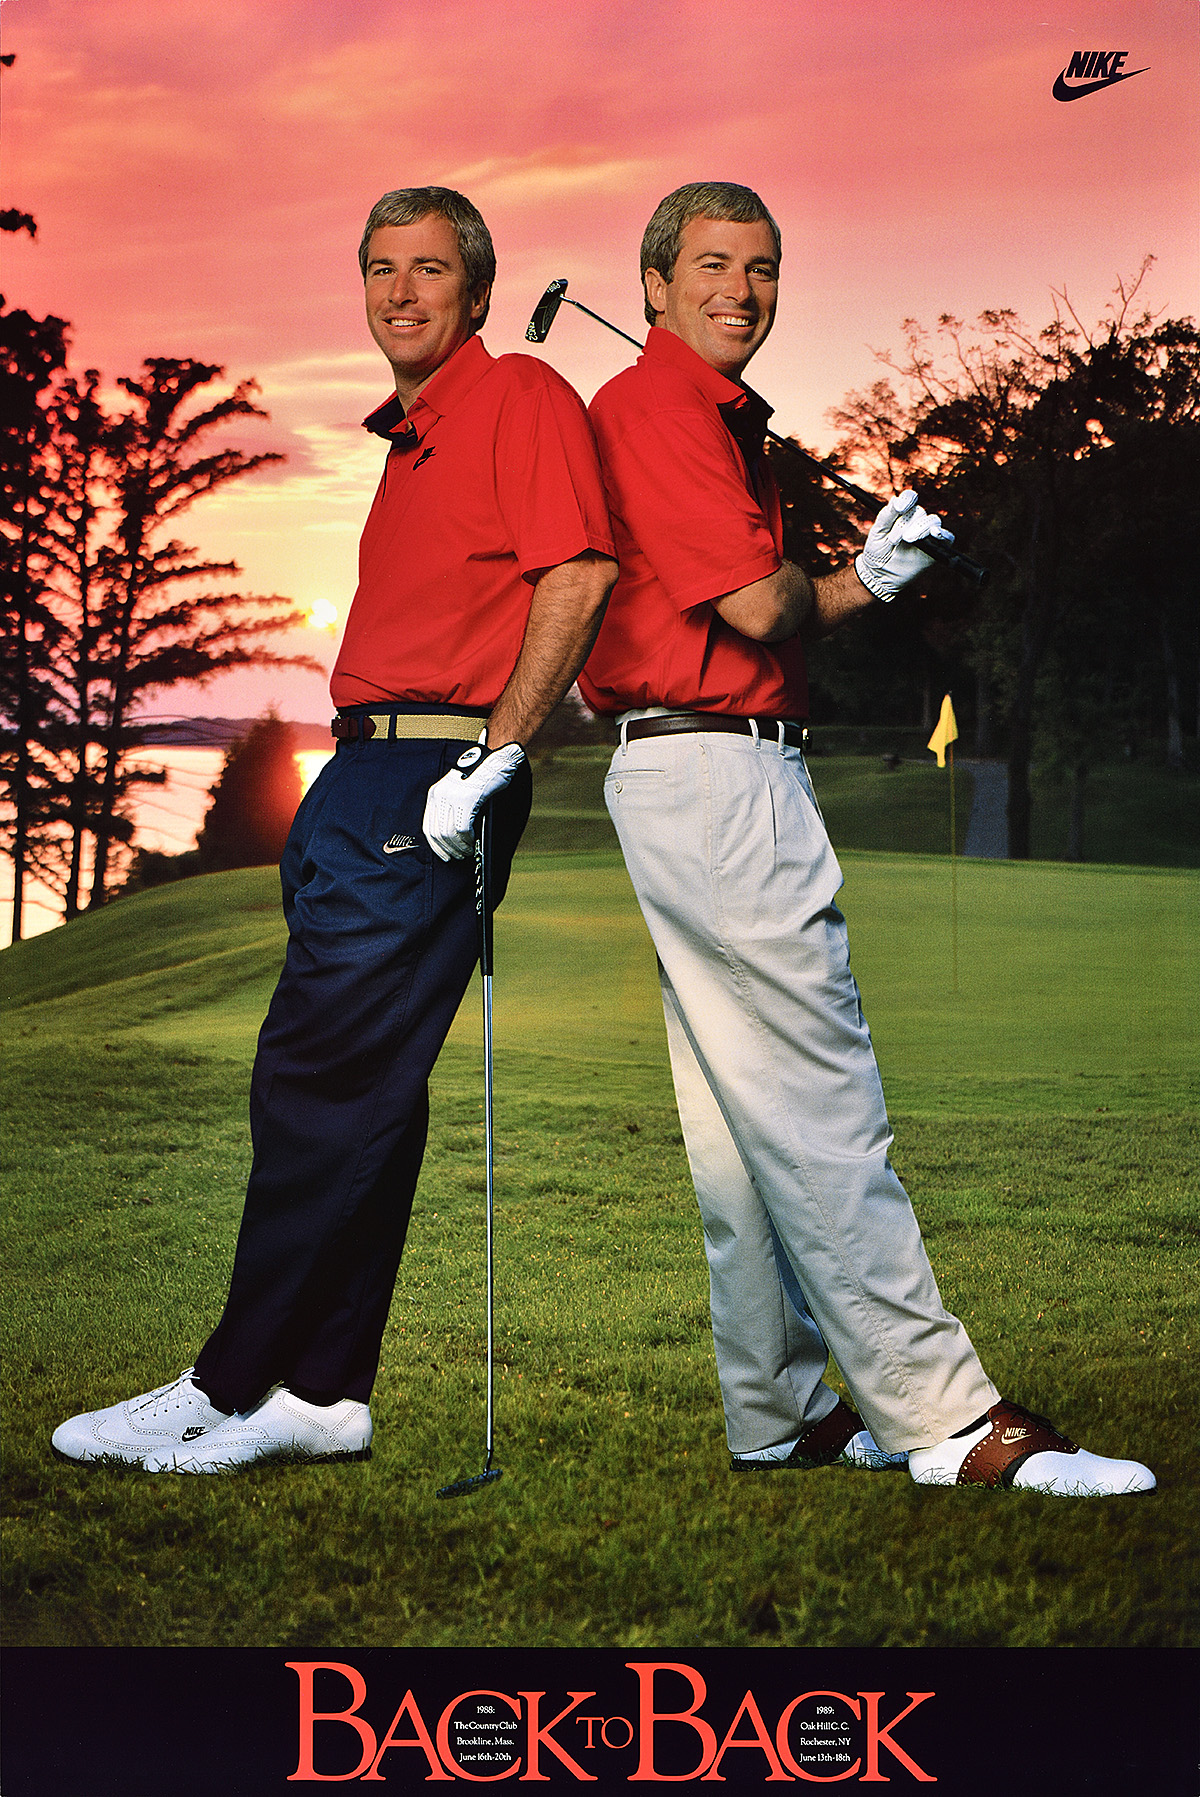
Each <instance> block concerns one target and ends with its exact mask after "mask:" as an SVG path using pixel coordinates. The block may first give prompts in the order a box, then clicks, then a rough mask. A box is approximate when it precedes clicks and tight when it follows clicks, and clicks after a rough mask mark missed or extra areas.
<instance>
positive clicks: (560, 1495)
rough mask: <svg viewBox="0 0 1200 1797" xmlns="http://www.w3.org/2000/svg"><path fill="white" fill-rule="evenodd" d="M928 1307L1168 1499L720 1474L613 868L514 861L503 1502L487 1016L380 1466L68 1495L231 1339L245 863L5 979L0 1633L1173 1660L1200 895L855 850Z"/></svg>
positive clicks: (264, 881)
mask: <svg viewBox="0 0 1200 1797" xmlns="http://www.w3.org/2000/svg"><path fill="white" fill-rule="evenodd" d="M844 864H845V868H846V873H847V884H846V889H845V894H844V903H845V907H846V910H847V913H848V915H849V917H850V920H851V931H852V941H853V943H854V964H855V969H856V972H857V974H858V977H859V981H860V984H861V985H862V987H863V991H864V999H865V1004H866V1009H867V1013H868V1016H869V1017H870V1019H871V1022H872V1027H873V1030H874V1034H875V1038H876V1042H877V1045H878V1047H879V1052H880V1058H881V1062H882V1065H883V1069H884V1075H885V1084H886V1085H887V1088H888V1091H889V1096H890V1099H891V1106H892V1111H893V1117H894V1122H895V1127H896V1134H897V1139H896V1148H895V1157H896V1161H897V1165H898V1167H899V1169H900V1171H901V1173H902V1175H903V1176H904V1177H905V1179H906V1181H907V1182H908V1183H909V1186H910V1190H911V1191H912V1193H913V1196H914V1201H915V1203H916V1205H917V1209H918V1214H919V1215H920V1217H921V1218H922V1222H923V1225H924V1226H925V1229H926V1235H927V1239H928V1241H929V1244H930V1251H931V1254H932V1257H933V1260H934V1264H935V1267H936V1268H937V1271H938V1274H939V1277H940V1279H941V1281H942V1284H943V1289H944V1292H945V1294H946V1297H947V1301H948V1302H949V1303H950V1304H951V1306H952V1307H953V1308H955V1309H956V1310H958V1312H959V1313H960V1314H961V1315H963V1316H964V1317H965V1318H966V1319H967V1321H968V1322H969V1325H970V1328H971V1330H972V1333H973V1334H974V1336H975V1338H976V1340H977V1342H978V1344H979V1346H980V1348H981V1351H982V1352H983V1355H984V1358H985V1360H986V1362H987V1364H988V1365H989V1367H990V1368H991V1370H992V1372H993V1375H994V1376H995V1377H996V1379H997V1381H998V1382H999V1383H1000V1384H1001V1386H1002V1387H1003V1389H1005V1390H1006V1391H1008V1392H1010V1393H1011V1394H1012V1395H1013V1396H1015V1397H1017V1398H1019V1399H1020V1400H1021V1401H1023V1402H1025V1403H1028V1404H1029V1405H1030V1406H1031V1407H1032V1408H1034V1409H1038V1410H1042V1411H1045V1412H1047V1413H1049V1414H1051V1415H1053V1416H1054V1417H1055V1419H1056V1420H1057V1421H1059V1422H1060V1424H1061V1425H1062V1426H1063V1427H1065V1428H1067V1429H1068V1430H1070V1431H1073V1432H1075V1433H1077V1434H1078V1435H1079V1436H1080V1437H1081V1438H1082V1439H1084V1440H1085V1441H1086V1442H1087V1444H1088V1445H1091V1446H1094V1447H1095V1448H1097V1449H1098V1450H1099V1451H1102V1452H1105V1451H1106V1452H1111V1453H1120V1454H1132V1455H1134V1456H1135V1457H1139V1458H1144V1459H1146V1460H1147V1461H1149V1462H1150V1463H1151V1464H1152V1465H1153V1466H1154V1467H1155V1469H1156V1471H1157V1472H1158V1474H1159V1479H1160V1491H1159V1492H1158V1494H1156V1496H1155V1497H1154V1498H1152V1499H1142V1500H1129V1501H1127V1502H1120V1501H1114V1502H1109V1503H1099V1502H1098V1503H1092V1504H1087V1503H1082V1504H1079V1503H1077V1504H1071V1503H1065V1502H1056V1501H1055V1500H1050V1499H1042V1498H1038V1497H1035V1496H1031V1495H1026V1496H1020V1495H1000V1494H988V1493H956V1492H928V1491H925V1492H918V1491H917V1490H916V1489H915V1488H914V1487H913V1486H912V1485H911V1484H910V1482H909V1481H907V1479H906V1478H904V1477H903V1476H892V1475H872V1474H851V1473H844V1472H841V1471H839V1470H837V1469H827V1470H826V1471H824V1472H821V1473H815V1474H807V1475H794V1476H793V1475H783V1476H781V1477H780V1478H778V1479H763V1480H761V1481H748V1480H744V1479H741V1480H739V1479H735V1478H733V1477H732V1476H731V1475H729V1474H728V1472H727V1471H726V1460H725V1455H724V1452H723V1442H722V1430H721V1419H720V1406H719V1400H718V1395H717V1391H716V1380H715V1375H714V1371H713V1367H712V1356H711V1342H710V1341H709V1339H708V1325H707V1305H706V1296H707V1292H706V1278H705V1272H704V1266H703V1259H702V1252H701V1243H700V1229H699V1223H698V1220H697V1218H696V1215H695V1207H694V1200H693V1198H692V1196H691V1193H690V1187H689V1184H688V1179H687V1171H686V1165H685V1162H684V1159H683V1153H682V1146H681V1143H680V1139H679V1133H678V1126H677V1121H676V1119H675V1116H674V1112H673V1107H672V1104H671V1098H670V1079H669V1073H668V1071H667V1068H666V1060H665V1051H664V1046H663V1039H662V1026H661V1018H660V1014H659V1010H658V999H657V993H656V989H655V980H654V961H653V954H652V952H651V951H650V948H649V944H648V941H647V939H646V937H645V933H644V930H643V928H642V925H641V922H640V919H639V917H638V915H637V911H636V907H635V906H634V903H633V900H632V895H631V893H630V891H629V887H628V883H627V881H626V878H625V875H624V872H623V870H622V868H621V866H620V861H619V858H618V857H616V856H614V855H612V854H610V853H605V852H600V853H594V854H590V855H581V856H572V857H562V858H556V857H552V856H537V855H531V856H523V857H522V858H521V859H520V861H519V863H518V867H517V870H516V872H515V874H514V878H513V883H512V889H511V892H510V896H509V899H508V901H507V902H506V904H505V906H504V908H503V910H502V912H501V914H500V919H499V922H498V926H497V968H496V1029H497V1106H498V1113H497V1118H498V1144H497V1146H498V1157H497V1197H498V1212H499V1235H498V1268H497V1271H498V1287H497V1327H498V1357H499V1367H500V1376H499V1379H498V1451H497V1460H498V1462H499V1464H500V1465H501V1466H502V1467H503V1468H504V1469H505V1476H504V1478H503V1480H501V1481H500V1483H499V1484H497V1485H495V1486H494V1487H490V1488H489V1489H488V1490H487V1491H486V1492H484V1493H481V1494H479V1495H478V1496H477V1497H473V1498H470V1499H464V1500H462V1502H461V1503H459V1504H439V1503H437V1501H436V1499H435V1497H434V1490H435V1488H436V1486H437V1485H439V1484H444V1483H445V1482H446V1481H447V1480H449V1479H452V1478H455V1477H458V1476H460V1475H461V1474H464V1473H470V1472H474V1471H476V1470H478V1464H479V1462H480V1448H481V1442H482V1420H483V1411H482V1372H483V1360H482V1252H481V1249H482V1244H481V1234H482V1230H481V1221H480V1211H481V1190H482V1173H483V1166H482V1127H481V1118H482V1092H481V1079H480V1067H479V1050H478V1038H479V1024H478V991H477V988H476V989H474V990H473V991H472V992H471V993H470V994H469V995H468V998H467V1001H466V1003H465V1005H464V1008H463V1012H462V1014H461V1016H460V1018H459V1020H458V1022H457V1023H456V1025H455V1028H454V1031H453V1033H452V1036H451V1040H450V1042H449V1043H448V1045H447V1048H446V1050H445V1052H444V1054H443V1057H442V1059H441V1061H440V1062H439V1065H438V1068H437V1071H436V1073H435V1079H434V1086H435V1094H434V1096H435V1127H434V1131H433V1134H432V1138H431V1144H430V1152H429V1157H428V1161H427V1165H426V1170H425V1173H424V1175H423V1178H422V1185H421V1190H420V1193H419V1196H418V1204H417V1210H416V1215H415V1218H414V1223H413V1228H412V1231H411V1234H410V1243H409V1249H408V1251H407V1252H406V1256H405V1262H404V1267H403V1269H402V1272H401V1277H400V1281H399V1284H398V1287H397V1294H396V1301H395V1303H394V1305H393V1310H392V1319H391V1323H390V1324H389V1331H388V1336H387V1340H386V1343H385V1350H384V1364H383V1368H382V1371H381V1375H380V1380H379V1384H378V1387H377V1391H376V1396H375V1399H374V1403H373V1409H374V1412H375V1416H376V1423H377V1429H378V1434H377V1437H376V1451H375V1455H374V1458H373V1460H372V1461H371V1462H369V1463H368V1464H365V1465H362V1466H355V1467H347V1468H342V1469H333V1468H321V1467H316V1468H311V1469H306V1470H295V1469H285V1468H279V1467H274V1468H271V1467H268V1468H263V1469H261V1470H259V1471H257V1472H252V1473H249V1474H246V1475H242V1476H240V1477H238V1478H235V1479H226V1480H212V1481H196V1482H194V1483H193V1482H189V1481H184V1480H169V1479H168V1480H163V1479H158V1480H154V1479H150V1478H148V1477H146V1476H144V1475H141V1474H139V1473H136V1472H120V1471H108V1470H103V1469H94V1470H92V1471H90V1472H88V1471H83V1470H80V1469H76V1468H72V1467H67V1466H63V1465H61V1464H59V1463H57V1462H56V1461H54V1460H53V1458H52V1457H51V1456H50V1454H49V1451H48V1437H49V1433H50V1430H51V1429H52V1427H53V1426H54V1424H55V1423H56V1422H57V1421H58V1420H60V1418H61V1417H62V1416H64V1415H66V1414H68V1413H69V1411H71V1410H73V1409H78V1408H84V1407H87V1406H91V1405H93V1404H101V1403H107V1402H112V1401H115V1400H117V1399H119V1398H121V1397H125V1396H129V1395H130V1394H131V1393H132V1392H133V1391H135V1390H139V1389H145V1388H146V1387H147V1386H149V1385H152V1384H156V1383H160V1382H162V1381H164V1380H166V1379H168V1378H171V1377H173V1376H174V1374H175V1373H176V1372H178V1370H179V1368H180V1367H181V1366H184V1365H186V1364H187V1363H188V1361H189V1359H190V1358H191V1355H192V1354H193V1353H194V1351H195V1348H196V1346H197V1344H198V1342H199V1340H200V1339H201V1337H202V1335H203V1333H205V1332H206V1331H207V1329H208V1328H209V1327H210V1326H211V1323H212V1322H213V1321H214V1320H215V1316H216V1313H217V1311H218V1309H219V1306H220V1302H221V1299H222V1296H223V1292H224V1285H225V1280H226V1278H227V1272H228V1264H229V1257H230V1254H231V1252H232V1245H233V1240H234V1236H235V1233H236V1228H237V1220H238V1216H239V1213H240V1207H241V1196H242V1185H243V1181H244V1175H245V1166H246V1129H245V1122H244V1114H245V1083H246V1073H247V1070H248V1066H249V1061H250V1058H251V1055H252V1053H253V1043H254V1035H255V1031H256V1028H257V1024H258V1021H259V1019H260V1017H261V1013H262V1009H263V1006H264V1005H265V1002H266V999H267V997H268V996H269V992H270V987H271V983H272V981H273V978H274V973H275V970H276V968H277V966H278V962H279V959H280V956H281V953H282V945H283V934H282V924H281V922H280V920H279V917H278V913H277V908H276V905H277V901H276V881H275V876H274V874H273V873H272V872H269V871H267V870H258V871H253V872H248V873H235V874H224V875H217V876H213V877H212V878H210V879H206V880H195V881H189V882H185V883H183V884H182V885H180V886H177V887H172V888H168V889H164V890H161V891H158V892H152V893H148V894H145V895H143V896H142V897H140V898H138V899H135V900H130V901H122V902H121V903H120V904H118V905H115V906H112V907H110V908H109V909H107V910H106V911H104V912H103V913H101V914H99V915H97V916H95V917H85V918H83V919H80V920H79V921H78V922H76V923H74V924H72V925H71V926H69V928H68V929H66V930H63V931H60V932H57V933H56V934H55V935H54V936H52V937H49V938H41V939H39V940H37V941H35V942H32V943H28V944H22V945H19V946H18V947H17V948H16V949H15V950H13V951H10V952H9V953H7V954H5V955H4V956H3V957H0V973H3V975H4V976H5V980H6V985H7V987H8V988H9V991H10V996H9V1009H8V1016H9V1032H8V1039H7V1043H6V1053H7V1058H8V1061H9V1066H10V1071H9V1076H8V1077H9V1082H10V1083H9V1092H10V1105H9V1109H8V1114H7V1129H8V1136H9V1169H10V1171H9V1190H10V1194H11V1198H10V1231H11V1236H12V1241H11V1245H10V1254H9V1257H8V1275H7V1278H8V1287H9V1291H8V1301H7V1305H6V1328H7V1331H8V1335H9V1348H8V1353H7V1357H6V1370H5V1375H4V1376H5V1383H6V1388H7V1389H6V1396H7V1400H8V1419H9V1421H8V1479H9V1493H10V1495H9V1504H8V1514H9V1522H8V1525H7V1526H8V1543H9V1545H8V1553H7V1556H6V1579H7V1585H8V1603H7V1617H8V1623H7V1627H8V1636H9V1639H10V1640H12V1641H19V1642H24V1643H33V1644H39V1643H40V1644H49V1643H63V1644H80V1645H87V1644H97V1645H105V1644H118V1643H130V1644H136V1645H183V1644H193V1645H203V1644H213V1645H280V1646H287V1647H304V1648H306V1649H323V1648H332V1647H334V1646H342V1647H344V1646H346V1645H348V1644H350V1645H356V1646H358V1645H371V1644H380V1645H385V1644H393V1645H428V1646H439V1645H453V1644H467V1643H486V1644H495V1645H503V1644H528V1645H546V1644H561V1645H595V1644H613V1645H620V1646H633V1647H660V1646H665V1645H671V1646H685V1645H692V1646H698V1645H780V1644H786V1643H791V1644H795V1645H812V1646H819V1645H890V1646H905V1645H907V1646H915V1645H935V1644H943V1645H949V1644H955V1645H1010V1646H1024V1645H1065V1644H1072V1645H1081V1646H1086V1645H1092V1646H1104V1645H1130V1646H1137V1645H1141V1646H1150V1645H1181V1644H1183V1643H1185V1642H1186V1641H1189V1640H1194V1639H1195V1622H1194V1619H1195V1615H1196V1604H1195V1582H1196V1581H1195V1549H1194V1542H1195V1539H1196V1536H1197V1533H1198V1531H1197V1528H1196V1516H1195V1502H1194V1498H1193V1496H1192V1493H1193V1491H1194V1477H1193V1462H1194V1441H1193V1439H1192V1436H1193V1433H1194V1427H1193V1422H1194V1416H1195V1412H1196V1403H1197V1389H1196V1387H1197V1381H1196V1376H1195V1344H1196V1315H1195V1291H1196V1281H1195V1259H1196V1256H1195V1248H1196V1239H1197V1235H1198V1234H1200V1227H1198V1222H1200V1219H1198V1214H1197V1212H1198V1208H1200V1207H1198V1206H1197V1193H1196V1188H1195V1171H1194V1170H1195V1165H1196V1156H1195V1143H1196V1127H1195V1123H1194V1104H1192V1103H1190V1102H1189V1095H1190V1094H1192V1093H1194V1090H1195V1073H1196V1060H1197V1043H1196V1034H1197V1031H1196V1022H1195V1010H1196V1007H1195V1005H1194V1002H1193V1001H1192V994H1193V993H1194V986H1195V962H1196V952H1195V944H1196V940H1197V932H1196V897H1197V893H1198V892H1200V885H1198V884H1197V880H1196V877H1195V876H1194V875H1189V874H1187V873H1182V872H1169V871H1168V872H1161V871H1132V870H1126V869H1116V870H1113V869H1095V868H1089V867H1084V868H1065V867H1057V866H1052V865H1044V864H1026V865H1022V866H1009V865H1002V864H991V863H987V864H981V863H972V864H963V865H962V866H961V867H960V869H959V877H958V900H959V926H958V927H959V937H958V947H959V952H958V962H959V990H958V992H957V993H956V992H955V991H954V990H953V986H952V980H951V964H950V911H949V905H950V882H949V871H948V865H947V863H946V861H945V860H944V859H937V858H934V857H930V858H927V859H926V858H921V857H905V856H890V855H883V854H875V855H871V854H862V855H858V854H850V855H846V856H845V857H844Z"/></svg>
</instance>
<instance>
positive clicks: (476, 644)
mask: <svg viewBox="0 0 1200 1797" xmlns="http://www.w3.org/2000/svg"><path fill="white" fill-rule="evenodd" d="M365 424H366V428H367V429H368V430H371V431H373V432H375V434H376V435H378V436H381V437H383V438H384V439H385V440H386V441H387V442H389V443H390V445H391V448H390V451H389V454H388V458H387V461H386V463H385V464H384V470H383V478H382V479H381V481H380V483H379V489H378V491H377V493H376V495H375V502H374V504H373V505H372V507H371V512H370V516H369V517H368V519H367V522H366V526H365V528H364V530H363V534H362V542H361V545H360V548H359V581H358V590H357V592H356V593H355V596H354V603H353V605H352V607H351V609H350V616H349V618H348V620H347V622H346V633H345V636H344V638H343V641H342V646H341V650H340V652H339V654H338V658H337V665H336V666H335V668H334V671H333V677H332V680H331V682H330V691H331V693H332V695H333V701H334V704H335V705H357V704H363V703H368V704H369V703H372V702H376V701H380V700H388V699H397V700H416V701H419V702H424V703H426V704H439V703H440V704H451V705H463V706H473V707H479V708H483V709H486V708H488V707H490V706H492V705H494V704H495V702H496V700H497V699H498V698H499V697H500V694H501V692H502V691H503V689H504V686H505V684H506V682H507V681H508V678H509V676H510V675H511V673H512V671H513V667H514V666H515V664H516V660H517V656H518V655H519V653H520V650H521V644H522V642H523V641H524V636H525V627H526V624H527V623H528V620H529V601H530V596H531V592H532V588H533V585H534V584H535V582H536V580H537V577H538V575H539V574H540V573H541V572H542V571H543V570H544V569H546V568H553V567H557V566H558V565H559V563H561V562H566V561H570V560H571V559H572V558H573V557H574V556H577V555H581V554H583V553H584V551H585V550H588V549H594V550H597V551H599V552H600V553H601V554H603V555H613V554H614V553H615V551H614V548H613V539H612V531H611V527H610V525H609V522H608V513H607V508H606V506H605V499H604V485H603V480H602V477H601V473H600V465H599V462H598V460H597V457H596V446H595V442H594V439H593V437H592V432H591V428H590V426H589V424H588V419H587V414H586V412H585V411H584V408H583V402H582V400H580V398H579V396H578V394H577V393H576V392H575V391H574V389H573V388H572V387H569V386H568V385H567V383H566V381H564V380H563V379H562V377H561V375H559V374H557V373H556V372H555V371H554V370H553V369H552V368H550V367H548V366H547V365H546V363H544V362H540V361H538V360H537V358H536V357H534V356H500V357H498V358H493V357H492V356H490V355H489V354H488V353H487V351H486V350H485V349H484V347H483V344H482V343H481V342H480V340H479V338H478V337H477V336H475V337H471V338H469V339H468V340H467V342H466V343H464V344H463V346H462V348H461V349H458V350H456V351H455V353H454V354H453V355H452V356H451V357H450V359H449V360H448V361H447V362H445V363H444V364H443V365H442V367H441V368H439V369H438V371H437V373H436V374H435V375H434V376H433V378H432V379H431V380H430V381H429V383H428V385H427V386H426V387H425V388H424V389H423V390H422V392H421V393H420V394H419V395H418V397H417V398H416V400H415V401H414V402H413V404H412V405H411V406H410V407H409V410H408V412H407V414H405V412H404V410H403V408H402V406H401V404H400V401H399V400H398V399H397V398H395V397H394V396H393V398H391V399H390V400H388V401H387V402H386V403H385V404H384V405H382V406H380V407H379V408H378V409H377V410H376V411H374V412H372V414H371V416H370V417H369V418H368V419H366V421H365Z"/></svg>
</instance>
